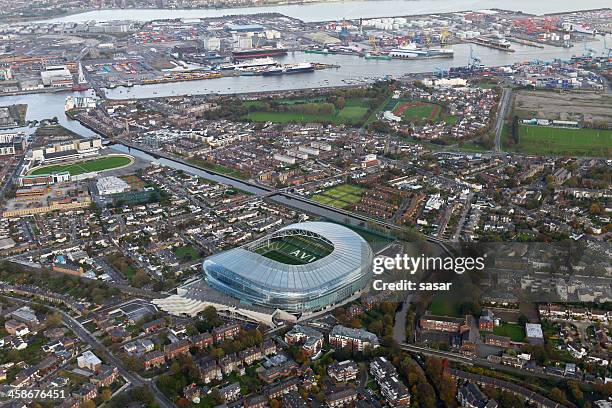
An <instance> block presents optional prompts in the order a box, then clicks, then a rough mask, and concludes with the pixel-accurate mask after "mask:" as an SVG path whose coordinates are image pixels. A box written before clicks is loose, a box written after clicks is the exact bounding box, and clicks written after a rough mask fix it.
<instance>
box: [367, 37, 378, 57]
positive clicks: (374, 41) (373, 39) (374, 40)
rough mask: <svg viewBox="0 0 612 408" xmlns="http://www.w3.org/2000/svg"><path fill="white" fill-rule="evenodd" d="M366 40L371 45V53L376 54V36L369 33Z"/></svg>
mask: <svg viewBox="0 0 612 408" xmlns="http://www.w3.org/2000/svg"><path fill="white" fill-rule="evenodd" d="M368 42H369V43H370V45H371V46H372V53H374V54H376V53H378V44H376V37H374V36H373V35H371V36H370V37H369V38H368Z"/></svg>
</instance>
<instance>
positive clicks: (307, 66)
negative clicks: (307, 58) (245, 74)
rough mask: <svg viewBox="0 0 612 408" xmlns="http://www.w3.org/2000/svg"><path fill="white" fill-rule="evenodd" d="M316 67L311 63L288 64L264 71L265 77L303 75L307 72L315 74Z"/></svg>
mask: <svg viewBox="0 0 612 408" xmlns="http://www.w3.org/2000/svg"><path fill="white" fill-rule="evenodd" d="M314 70H315V67H314V65H312V64H311V63H309V62H303V63H301V64H288V65H283V66H280V67H272V68H268V69H267V70H266V71H263V73H262V74H263V75H264V76H272V75H284V74H301V73H305V72H314Z"/></svg>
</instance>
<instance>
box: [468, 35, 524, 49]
mask: <svg viewBox="0 0 612 408" xmlns="http://www.w3.org/2000/svg"><path fill="white" fill-rule="evenodd" d="M468 42H472V43H474V44H478V45H482V46H483V47H489V48H493V49H496V50H501V51H508V52H514V51H515V50H514V49H512V48H510V47H511V46H512V43H510V41H508V40H506V39H505V38H503V37H476V38H473V39H471V40H469V41H468Z"/></svg>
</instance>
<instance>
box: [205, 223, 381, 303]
mask: <svg viewBox="0 0 612 408" xmlns="http://www.w3.org/2000/svg"><path fill="white" fill-rule="evenodd" d="M373 258H374V254H373V252H372V249H371V248H370V246H369V245H368V243H367V242H366V241H365V240H364V239H363V238H362V237H361V236H359V234H357V233H355V232H354V231H352V230H350V229H349V228H347V227H344V226H342V225H337V224H331V223H327V222H303V223H298V224H291V225H288V226H286V227H283V228H281V229H280V230H278V231H275V232H274V233H272V234H270V235H268V236H266V237H263V238H260V239H258V240H256V241H254V242H252V243H250V244H247V245H244V246H242V247H238V248H233V249H231V250H229V251H225V252H220V253H218V254H215V255H212V256H210V257H208V258H206V259H205V260H204V262H203V265H202V267H203V270H204V279H205V281H206V283H207V284H208V285H209V286H210V287H211V288H213V289H216V290H218V291H219V292H221V293H224V294H226V295H229V296H232V297H234V298H236V299H240V301H241V302H242V303H244V304H250V305H259V306H264V307H268V308H272V309H279V310H283V311H285V312H289V313H296V314H302V313H315V312H320V311H323V310H326V309H328V308H330V307H335V306H336V305H338V304H342V303H343V302H345V301H346V300H347V299H349V298H352V297H354V296H358V295H359V294H360V293H361V291H362V290H363V289H364V288H365V287H366V286H367V284H368V282H369V281H370V279H371V277H372V260H373Z"/></svg>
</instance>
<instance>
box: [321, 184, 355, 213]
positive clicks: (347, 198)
mask: <svg viewBox="0 0 612 408" xmlns="http://www.w3.org/2000/svg"><path fill="white" fill-rule="evenodd" d="M362 193H363V188H362V187H359V186H355V185H352V184H340V185H338V186H335V187H332V188H330V189H329V190H325V191H324V192H322V193H320V194H315V195H314V196H312V197H311V198H312V199H313V200H315V201H316V202H319V203H321V204H325V205H330V206H332V207H336V208H347V207H350V206H351V205H352V204H356V203H358V202H359V201H361V194H362Z"/></svg>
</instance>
